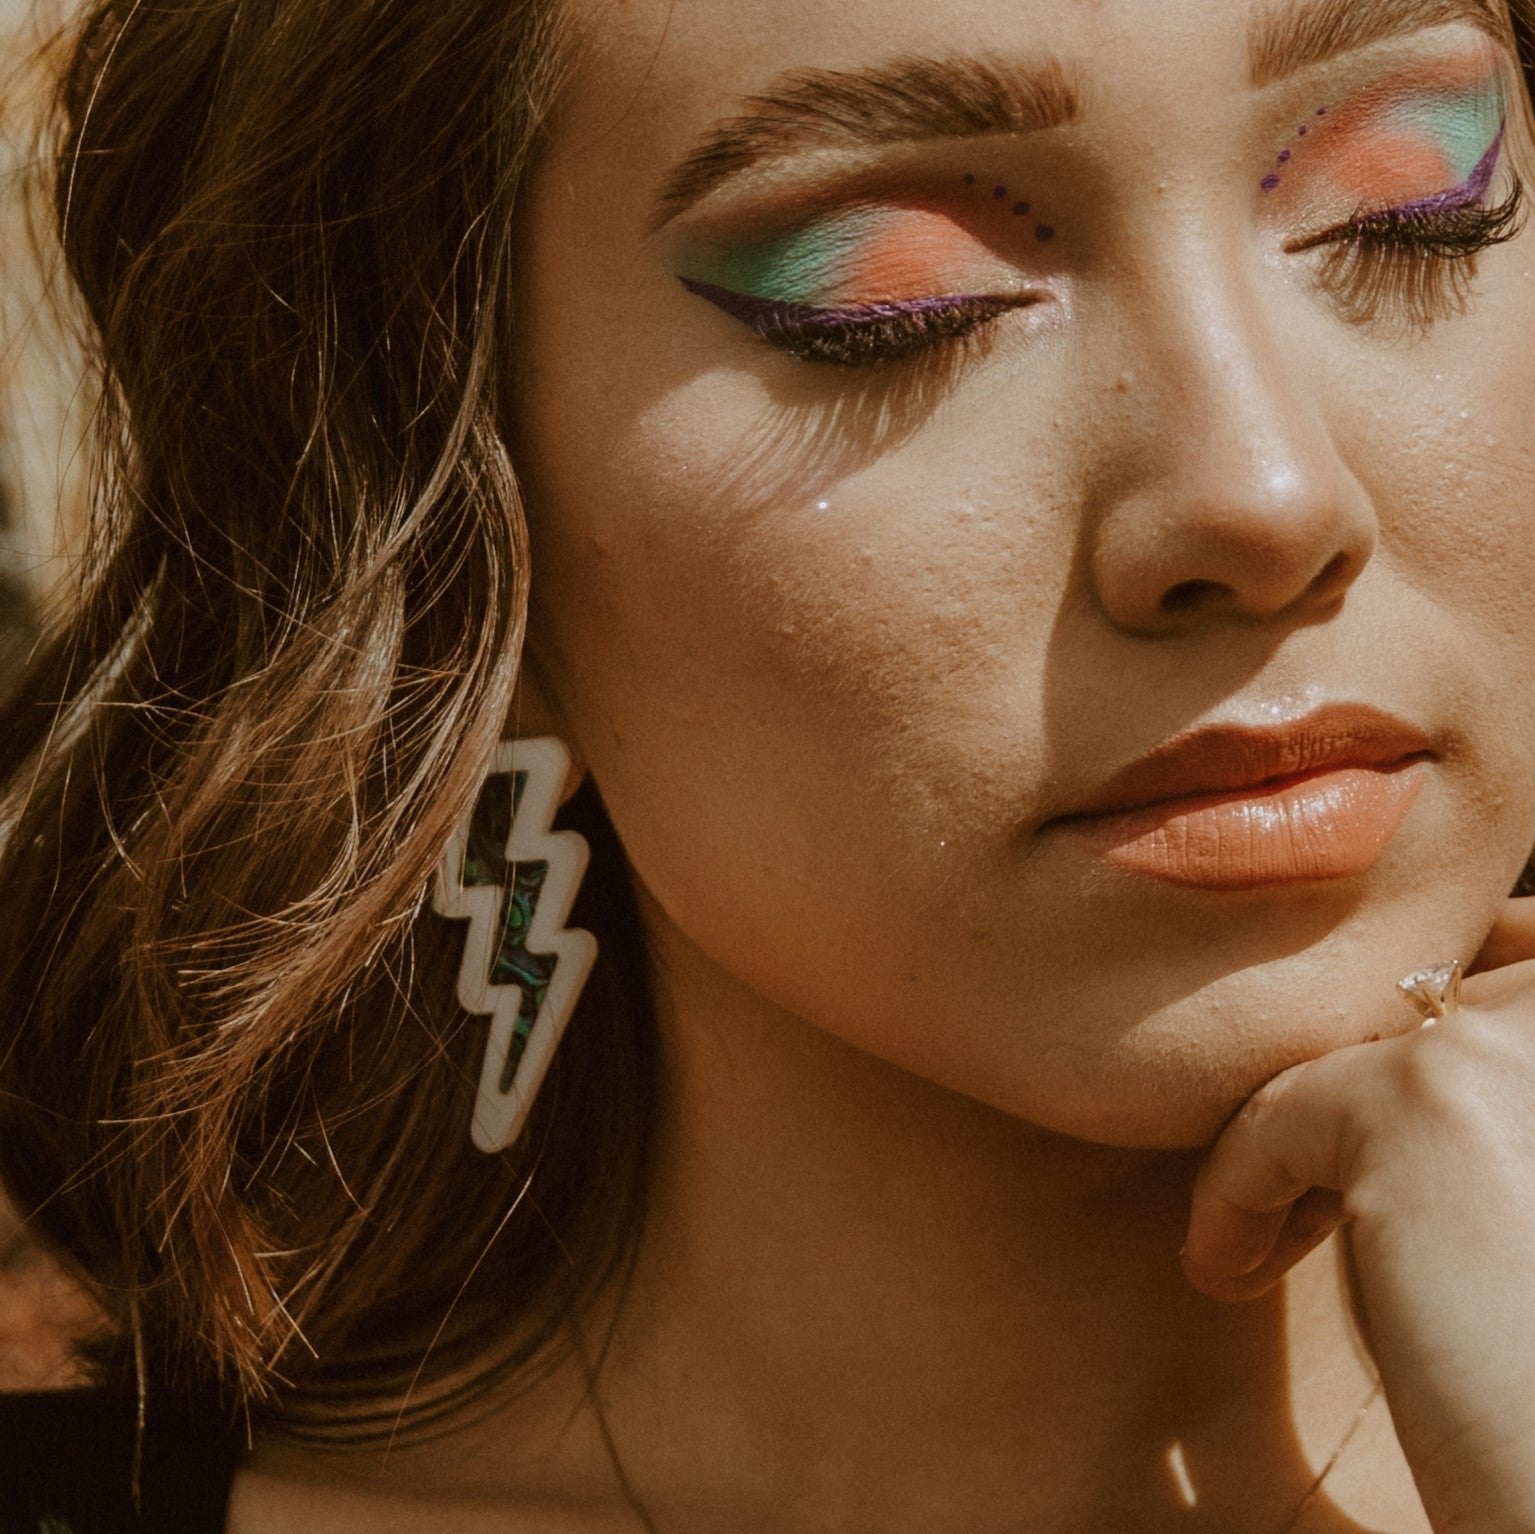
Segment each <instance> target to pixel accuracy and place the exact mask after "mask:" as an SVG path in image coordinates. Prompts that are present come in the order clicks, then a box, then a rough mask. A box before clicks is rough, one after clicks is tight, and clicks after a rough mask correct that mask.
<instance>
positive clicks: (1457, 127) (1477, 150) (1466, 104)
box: [1392, 84, 1504, 181]
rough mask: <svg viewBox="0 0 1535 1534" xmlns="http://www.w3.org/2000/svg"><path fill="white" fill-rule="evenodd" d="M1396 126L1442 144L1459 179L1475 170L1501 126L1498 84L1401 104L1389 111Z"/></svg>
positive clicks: (1502, 113)
mask: <svg viewBox="0 0 1535 1534" xmlns="http://www.w3.org/2000/svg"><path fill="white" fill-rule="evenodd" d="M1392 116H1393V118H1395V119H1396V121H1397V123H1398V125H1401V126H1407V125H1410V126H1411V127H1412V128H1414V129H1415V130H1417V131H1419V132H1422V133H1426V134H1427V135H1428V136H1429V137H1431V138H1433V139H1434V140H1435V141H1436V142H1438V143H1440V144H1442V145H1443V146H1444V151H1445V156H1446V158H1447V159H1448V160H1449V162H1450V165H1451V166H1452V167H1453V169H1454V171H1455V174H1456V176H1457V178H1458V179H1459V180H1462V181H1464V180H1465V179H1466V178H1467V177H1468V176H1470V175H1471V173H1472V172H1473V171H1474V170H1475V169H1476V167H1477V164H1478V162H1479V161H1480V160H1481V159H1482V157H1483V155H1485V154H1486V153H1487V150H1488V147H1489V146H1490V145H1491V144H1492V142H1493V140H1494V139H1495V138H1496V137H1497V135H1498V131H1499V129H1500V128H1502V126H1503V118H1504V103H1503V91H1502V88H1501V85H1500V84H1493V85H1482V86H1477V87H1476V88H1474V89H1473V90H1469V91H1460V92H1457V93H1456V94H1454V95H1451V96H1441V97H1438V98H1437V99H1430V100H1417V101H1413V102H1411V103H1404V104H1403V105H1402V106H1401V107H1399V108H1398V109H1397V111H1396V112H1394V113H1392Z"/></svg>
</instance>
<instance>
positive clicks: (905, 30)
mask: <svg viewBox="0 0 1535 1534" xmlns="http://www.w3.org/2000/svg"><path fill="white" fill-rule="evenodd" d="M571 11H572V15H573V19H574V20H575V22H576V28H575V30H576V34H577V36H578V37H579V45H578V47H577V48H576V50H575V58H576V67H575V70H574V73H573V76H572V80H571V93H570V101H569V105H570V107H571V109H572V110H571V112H570V114H569V116H570V117H572V118H577V119H582V120H585V121H586V124H587V126H588V127H595V126H597V125H598V124H599V123H602V122H606V123H607V124H609V126H610V127H611V129H612V130H613V131H614V132H615V135H617V136H622V135H623V134H624V133H626V132H631V131H636V130H638V131H641V132H645V133H647V134H648V133H649V132H651V131H652V130H653V129H655V128H657V127H667V126H671V127H675V128H676V129H678V130H679V131H684V130H686V129H694V130H696V129H698V128H700V127H703V126H706V125H707V123H708V122H709V121H710V120H712V119H713V118H715V117H717V116H718V115H720V114H721V113H722V112H728V111H729V110H730V108H731V107H732V105H734V104H737V103H744V102H746V101H748V100H749V98H751V97H753V96H755V95H757V94H758V93H760V92H762V91H764V90H765V89H771V88H772V86H773V85H775V84H776V83H777V82H778V81H779V80H780V79H781V77H782V76H783V75H784V74H785V73H786V72H792V71H795V70H803V69H806V68H815V69H818V70H832V71H835V70H844V69H845V70H860V69H865V68H868V67H869V66H870V65H871V64H875V63H877V62H879V61H881V60H886V59H890V58H892V57H898V56H919V57H921V56H926V57H933V58H938V57H944V56H949V55H953V54H955V53H966V54H980V55H985V56H987V57H991V58H996V59H1000V60H1004V61H1005V60H1008V59H1016V60H1018V61H1019V63H1020V64H1031V63H1038V62H1041V61H1044V60H1058V61H1061V62H1063V63H1065V64H1067V65H1068V66H1069V68H1070V71H1071V74H1072V76H1073V78H1074V79H1078V80H1081V81H1083V82H1084V83H1085V84H1088V85H1090V84H1091V82H1092V81H1093V80H1095V79H1099V80H1102V81H1104V82H1105V83H1108V82H1112V81H1114V80H1116V79H1118V80H1120V81H1124V80H1126V79H1127V78H1134V77H1137V76H1140V77H1144V76H1160V77H1162V78H1164V79H1166V78H1167V76H1168V73H1169V71H1170V72H1171V77H1172V79H1173V80H1175V81H1184V82H1187V85H1186V88H1187V89H1188V90H1189V91H1191V92H1192V91H1197V89H1199V88H1200V87H1201V85H1206V86H1207V85H1210V84H1219V85H1223V86H1226V87H1236V86H1242V85H1246V86H1250V87H1256V88H1261V87H1262V86H1264V85H1267V84H1269V83H1271V82H1272V81H1273V80H1274V79H1275V78H1278V77H1280V76H1282V75H1284V74H1287V73H1290V72H1292V71H1293V70H1294V69H1296V68H1297V67H1299V66H1302V65H1305V64H1309V63H1314V62H1317V61H1320V60H1324V59H1326V58H1327V57H1329V56H1336V55H1338V54H1340V53H1343V52H1347V51H1349V50H1352V49H1357V48H1360V47H1363V46H1365V45H1368V44H1369V43H1370V42H1372V41H1374V40H1376V39H1380V38H1389V37H1392V36H1405V35H1409V34H1410V33H1412V32H1413V31H1417V30H1423V29H1426V28H1428V27H1432V26H1440V25H1452V24H1460V25H1468V26H1472V27H1476V28H1478V29H1480V30H1481V31H1483V32H1485V33H1491V34H1494V35H1499V36H1502V35H1506V34H1507V31H1508V26H1509V20H1508V0H938V3H935V0H770V3H767V4H764V3H762V0H616V3H615V0H571ZM610 147H611V146H610Z"/></svg>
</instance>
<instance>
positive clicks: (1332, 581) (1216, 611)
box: [1087, 271, 1379, 635]
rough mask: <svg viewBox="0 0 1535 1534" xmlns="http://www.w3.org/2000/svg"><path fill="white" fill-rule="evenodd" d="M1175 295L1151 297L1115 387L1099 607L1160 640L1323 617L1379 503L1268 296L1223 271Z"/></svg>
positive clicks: (1101, 521)
mask: <svg viewBox="0 0 1535 1534" xmlns="http://www.w3.org/2000/svg"><path fill="white" fill-rule="evenodd" d="M1209 275H1210V274H1209V273H1208V271H1207V272H1206V276H1209ZM1186 277H1187V274H1185V278H1186ZM1170 297H1171V295H1169V293H1168V292H1167V290H1166V289H1165V288H1164V289H1163V290H1162V293H1161V300H1162V301H1161V303H1160V304H1158V305H1156V306H1155V307H1154V308H1153V307H1152V306H1150V305H1138V306H1137V308H1138V310H1139V312H1140V313H1141V314H1143V315H1150V318H1149V319H1148V320H1147V321H1146V322H1145V323H1144V324H1141V325H1138V326H1136V327H1132V328H1130V329H1129V330H1128V331H1127V332H1126V333H1127V334H1129V335H1132V336H1134V337H1135V341H1134V345H1133V352H1132V354H1131V355H1130V357H1128V358H1127V359H1126V360H1127V361H1129V362H1130V363H1131V366H1130V369H1129V371H1128V372H1127V371H1123V370H1122V371H1121V372H1120V375H1119V377H1118V378H1117V380H1116V382H1115V384H1114V385H1113V386H1112V387H1111V389H1110V398H1111V400H1117V401H1118V402H1119V404H1118V406H1117V407H1116V406H1115V405H1112V404H1111V405H1110V407H1109V415H1110V416H1111V417H1114V416H1117V417H1118V421H1119V425H1120V428H1121V431H1120V433H1119V434H1118V435H1117V449H1118V450H1117V451H1116V452H1113V453H1111V454H1110V455H1108V457H1109V462H1108V463H1107V464H1106V466H1105V469H1104V471H1103V479H1102V482H1101V483H1100V484H1099V486H1097V487H1096V489H1095V492H1094V494H1093V497H1092V499H1093V501H1094V502H1095V503H1096V512H1095V515H1094V516H1093V517H1092V518H1091V519H1090V523H1089V534H1088V536H1089V539H1090V549H1089V557H1088V560H1087V566H1088V569H1089V571H1090V575H1091V580H1092V582H1093V586H1094V590H1095V594H1096V596H1097V599H1098V602H1099V604H1100V605H1101V607H1102V609H1103V611H1104V612H1105V614H1107V616H1108V617H1109V619H1110V621H1111V622H1113V623H1114V624H1115V625H1116V626H1117V627H1119V628H1121V629H1123V630H1125V631H1128V632H1132V633H1137V634H1144V635H1169V634H1175V633H1181V632H1184V631H1186V630H1188V629H1190V628H1192V627H1195V626H1198V625H1201V624H1210V623H1221V622H1246V623H1262V622H1276V621H1279V622H1287V623H1305V622H1316V621H1319V620H1321V619H1323V618H1325V617H1327V616H1329V615H1330V614H1331V613H1333V612H1335V611H1336V610H1337V608H1338V606H1339V604H1340V603H1341V602H1342V600H1343V598H1344V596H1345V595H1346V593H1347V591H1348V589H1349V587H1350V586H1352V585H1353V583H1354V581H1355V580H1356V579H1357V578H1358V576H1359V574H1360V572H1361V571H1362V570H1363V569H1364V568H1365V566H1366V565H1367V564H1368V563H1369V560H1370V556H1371V554H1372V553H1373V552H1374V549H1375V544H1376V540H1377V536H1378V531H1379V529H1378V525H1377V522H1376V517H1375V512H1374V508H1373V506H1372V504H1371V502H1370V498H1369V496H1368V494H1367V492H1366V491H1365V489H1364V487H1363V485H1361V483H1360V482H1359V480H1358V479H1357V478H1356V476H1355V475H1354V474H1353V472H1352V470H1351V469H1350V468H1349V467H1348V465H1347V464H1346V463H1345V462H1344V461H1343V459H1342V457H1341V456H1340V454H1339V451H1338V446H1337V443H1336V442H1335V440H1334V438H1333V436H1332V433H1331V431H1330V430H1329V427H1328V423H1327V420H1326V418H1325V416H1324V413H1323V410H1322V407H1321V405H1320V403H1319V399H1318V396H1317V394H1316V392H1315V391H1314V390H1308V388H1307V382H1306V378H1305V375H1304V373H1303V371H1302V368H1301V366H1300V364H1299V359H1297V358H1296V357H1295V356H1294V355H1293V352H1292V351H1291V350H1290V349H1289V348H1286V347H1284V346H1282V345H1281V344H1280V342H1279V338H1278V337H1277V336H1276V335H1275V334H1274V333H1273V332H1272V330H1271V328H1270V326H1271V323H1272V322H1271V320H1270V318H1269V316H1268V315H1267V313H1266V312H1264V311H1263V310H1262V309H1261V308H1260V306H1259V305H1258V304H1257V302H1256V299H1255V296H1253V295H1249V294H1242V293H1237V292H1229V293H1225V294H1222V293H1221V292H1220V291H1219V289H1218V288H1217V286H1216V285H1215V283H1214V281H1213V280H1212V281H1207V282H1205V283H1204V284H1203V285H1202V289H1201V291H1199V292H1191V291H1189V290H1188V289H1187V288H1184V289H1183V291H1182V292H1180V293H1178V294H1177V296H1176V298H1175V299H1174V301H1173V302H1169V301H1168V300H1169V298H1170ZM1177 299H1182V300H1183V302H1181V303H1180V302H1178V301H1177Z"/></svg>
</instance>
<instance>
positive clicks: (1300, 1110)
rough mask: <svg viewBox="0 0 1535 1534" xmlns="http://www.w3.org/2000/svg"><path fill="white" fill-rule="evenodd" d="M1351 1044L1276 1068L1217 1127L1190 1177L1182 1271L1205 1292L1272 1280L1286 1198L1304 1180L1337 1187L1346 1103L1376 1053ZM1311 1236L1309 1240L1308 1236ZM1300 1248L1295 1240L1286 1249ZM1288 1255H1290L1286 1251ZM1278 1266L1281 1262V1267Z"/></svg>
mask: <svg viewBox="0 0 1535 1534" xmlns="http://www.w3.org/2000/svg"><path fill="white" fill-rule="evenodd" d="M1401 1042H1403V1041H1400V1040H1396V1039H1391V1040H1386V1041H1385V1042H1383V1043H1379V1044H1368V1045H1354V1046H1351V1047H1349V1048H1347V1049H1340V1050H1335V1051H1333V1052H1332V1053H1331V1054H1327V1055H1323V1056H1321V1057H1320V1058H1319V1059H1316V1060H1308V1061H1306V1062H1305V1063H1304V1064H1301V1065H1297V1066H1293V1067H1291V1069H1289V1070H1287V1071H1282V1072H1281V1073H1280V1074H1279V1075H1278V1076H1276V1077H1275V1078H1274V1079H1273V1080H1272V1081H1270V1082H1269V1083H1268V1084H1267V1085H1266V1086H1264V1087H1262V1088H1260V1089H1259V1090H1258V1091H1257V1092H1256V1093H1254V1094H1253V1096H1252V1097H1251V1098H1249V1099H1248V1101H1247V1102H1246V1103H1245V1104H1244V1105H1243V1107H1242V1109H1241V1111H1240V1112H1238V1113H1237V1115H1236V1116H1235V1117H1234V1118H1233V1119H1232V1120H1231V1122H1230V1123H1229V1124H1228V1125H1227V1126H1226V1128H1225V1129H1224V1130H1223V1131H1222V1133H1221V1135H1220V1138H1219V1139H1218V1140H1216V1142H1215V1144H1214V1146H1212V1147H1211V1150H1210V1153H1209V1155H1208V1156H1207V1157H1206V1158H1205V1162H1204V1165H1203V1166H1202V1167H1201V1168H1200V1169H1199V1174H1198V1176H1197V1177H1196V1178H1195V1180H1194V1197H1193V1202H1192V1205H1191V1208H1190V1211H1189V1229H1188V1241H1187V1243H1186V1244H1185V1247H1184V1252H1183V1263H1184V1270H1185V1272H1186V1273H1187V1274H1188V1277H1189V1280H1190V1282H1191V1283H1193V1284H1194V1286H1195V1287H1196V1288H1199V1289H1202V1290H1204V1291H1205V1292H1207V1293H1215V1292H1217V1291H1218V1290H1220V1289H1221V1288H1222V1287H1223V1286H1226V1285H1229V1284H1231V1283H1232V1282H1233V1281H1234V1280H1238V1279H1244V1278H1245V1279H1249V1280H1251V1281H1252V1282H1261V1281H1263V1280H1265V1279H1266V1280H1267V1282H1270V1283H1271V1282H1272V1281H1273V1277H1277V1276H1278V1275H1277V1274H1273V1276H1269V1275H1270V1271H1271V1270H1270V1269H1269V1268H1266V1267H1265V1264H1266V1263H1268V1262H1269V1260H1270V1258H1271V1255H1272V1254H1274V1253H1275V1252H1276V1250H1278V1251H1279V1252H1280V1256H1279V1257H1277V1258H1275V1261H1276V1262H1277V1261H1281V1260H1282V1255H1283V1250H1282V1249H1281V1248H1280V1238H1281V1235H1282V1233H1283V1232H1284V1230H1285V1226H1286V1223H1287V1221H1288V1220H1289V1218H1290V1211H1291V1207H1292V1206H1293V1205H1294V1204H1295V1203H1296V1201H1297V1200H1299V1199H1301V1198H1302V1197H1303V1195H1305V1194H1306V1193H1308V1192H1309V1191H1310V1190H1311V1189H1313V1188H1321V1189H1328V1190H1332V1191H1333V1192H1340V1191H1341V1190H1342V1189H1343V1187H1344V1178H1345V1175H1346V1171H1347V1167H1348V1165H1349V1163H1350V1161H1351V1160H1352V1157H1353V1152H1354V1148H1355V1145H1356V1143H1357V1129H1356V1126H1355V1124H1354V1121H1353V1107H1354V1104H1355V1103H1357V1102H1358V1101H1360V1100H1361V1096H1362V1094H1361V1087H1362V1086H1363V1085H1364V1083H1363V1080H1362V1078H1363V1077H1364V1076H1365V1074H1366V1073H1368V1072H1370V1071H1371V1070H1372V1069H1373V1068H1375V1067H1377V1066H1378V1064H1379V1063H1380V1060H1381V1052H1382V1051H1387V1050H1391V1049H1394V1048H1395V1047H1397V1046H1398V1045H1399V1044H1400V1043H1401ZM1313 1244H1314V1243H1313ZM1304 1250H1305V1248H1304V1245H1303V1243H1302V1244H1301V1245H1300V1246H1299V1249H1298V1250H1297V1252H1296V1256H1297V1257H1298V1256H1299V1255H1301V1254H1302V1252H1303V1251H1304ZM1292 1260H1294V1259H1292ZM1280 1271H1283V1270H1282V1269H1281V1270H1280Z"/></svg>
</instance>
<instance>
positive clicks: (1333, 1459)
mask: <svg viewBox="0 0 1535 1534" xmlns="http://www.w3.org/2000/svg"><path fill="white" fill-rule="evenodd" d="M1379 1396H1380V1381H1379V1380H1376V1382H1375V1383H1374V1384H1373V1385H1371V1386H1370V1393H1369V1395H1367V1396H1366V1397H1365V1398H1364V1404H1363V1405H1362V1406H1361V1407H1360V1408H1359V1410H1358V1411H1356V1412H1355V1413H1354V1420H1353V1421H1352V1422H1350V1423H1349V1425H1348V1427H1347V1429H1345V1431H1344V1434H1343V1437H1342V1438H1340V1439H1339V1440H1338V1447H1337V1448H1336V1449H1334V1450H1333V1451H1332V1454H1331V1455H1330V1456H1329V1457H1328V1460H1327V1463H1326V1464H1325V1465H1323V1466H1322V1469H1321V1473H1320V1474H1319V1475H1318V1476H1317V1478H1316V1480H1314V1481H1313V1482H1312V1483H1311V1485H1310V1486H1309V1487H1308V1488H1307V1490H1306V1495H1305V1496H1304V1497H1302V1498H1301V1499H1300V1506H1299V1507H1297V1508H1296V1509H1295V1511H1294V1512H1293V1513H1291V1514H1290V1517H1289V1521H1288V1522H1287V1523H1286V1524H1285V1526H1284V1527H1283V1528H1282V1529H1280V1530H1279V1534H1295V1528H1296V1525H1297V1524H1299V1522H1300V1521H1301V1518H1302V1517H1303V1516H1304V1514H1305V1511H1306V1509H1307V1508H1308V1507H1310V1506H1311V1502H1312V1499H1313V1498H1314V1497H1315V1496H1316V1494H1317V1493H1318V1492H1319V1491H1320V1490H1321V1489H1322V1482H1323V1481H1325V1480H1326V1479H1327V1477H1328V1476H1329V1475H1331V1474H1332V1468H1333V1466H1334V1465H1336V1464H1337V1463H1338V1461H1339V1460H1340V1459H1342V1458H1343V1451H1344V1450H1345V1449H1346V1448H1348V1446H1349V1445H1350V1444H1351V1443H1352V1442H1353V1441H1354V1435H1355V1434H1356V1433H1358V1431H1359V1429H1360V1428H1362V1427H1363V1426H1364V1419H1365V1418H1366V1417H1367V1416H1369V1414H1370V1408H1371V1407H1372V1406H1374V1404H1375V1402H1376V1400H1377V1399H1378V1398H1379Z"/></svg>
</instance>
